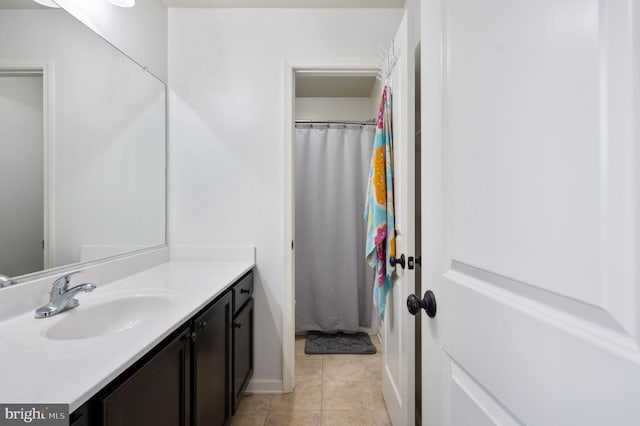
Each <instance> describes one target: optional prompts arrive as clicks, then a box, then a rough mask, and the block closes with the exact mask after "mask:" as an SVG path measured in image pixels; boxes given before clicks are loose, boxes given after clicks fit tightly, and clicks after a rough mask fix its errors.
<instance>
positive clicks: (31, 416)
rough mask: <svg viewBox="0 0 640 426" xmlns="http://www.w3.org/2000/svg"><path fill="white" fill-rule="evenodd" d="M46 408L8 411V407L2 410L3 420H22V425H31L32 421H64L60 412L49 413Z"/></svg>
mask: <svg viewBox="0 0 640 426" xmlns="http://www.w3.org/2000/svg"><path fill="white" fill-rule="evenodd" d="M47 408H48V407H44V408H38V409H37V408H35V407H32V408H29V409H24V408H20V409H17V410H10V409H9V408H8V407H5V408H4V418H5V420H22V422H24V423H31V422H32V421H34V420H64V419H65V413H61V412H49V411H48V410H47Z"/></svg>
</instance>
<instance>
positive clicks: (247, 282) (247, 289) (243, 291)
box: [233, 271, 253, 315]
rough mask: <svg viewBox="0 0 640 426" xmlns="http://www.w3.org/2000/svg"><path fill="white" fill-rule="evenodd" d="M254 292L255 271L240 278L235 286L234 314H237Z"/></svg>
mask: <svg viewBox="0 0 640 426" xmlns="http://www.w3.org/2000/svg"><path fill="white" fill-rule="evenodd" d="M252 294H253V271H252V272H249V273H248V274H247V275H245V276H244V277H242V278H240V281H238V282H237V283H236V284H235V285H234V286H233V314H234V315H235V314H236V313H237V312H238V311H239V310H240V308H242V306H243V305H244V304H245V303H246V302H247V300H249V299H250V298H251V295H252Z"/></svg>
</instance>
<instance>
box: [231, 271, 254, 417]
mask: <svg viewBox="0 0 640 426" xmlns="http://www.w3.org/2000/svg"><path fill="white" fill-rule="evenodd" d="M248 278H249V279H250V280H251V284H252V283H253V280H252V278H253V277H251V276H249V277H248ZM240 284H241V283H240ZM252 287H253V286H252V285H251V292H250V293H248V294H249V296H251V293H252V290H253V289H252ZM240 289H242V287H240ZM244 302H245V303H244V305H242V306H240V307H238V309H234V311H235V314H234V317H233V411H234V413H235V410H236V408H237V407H238V403H239V402H240V399H241V398H242V394H243V393H244V391H245V389H246V388H247V385H248V384H249V380H250V379H251V376H252V375H253V298H252V297H249V298H248V299H247V300H244ZM234 308H236V307H235V306H234Z"/></svg>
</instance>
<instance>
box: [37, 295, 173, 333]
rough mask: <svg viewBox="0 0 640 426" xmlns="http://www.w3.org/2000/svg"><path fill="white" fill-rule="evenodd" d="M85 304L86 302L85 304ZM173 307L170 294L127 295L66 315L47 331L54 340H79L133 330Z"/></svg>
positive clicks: (69, 312)
mask: <svg viewBox="0 0 640 426" xmlns="http://www.w3.org/2000/svg"><path fill="white" fill-rule="evenodd" d="M83 303H84V302H83ZM173 305H174V300H173V299H172V295H171V294H162V293H161V294H133V295H131V294H128V295H124V296H120V297H117V298H113V299H110V300H107V301H99V302H97V303H95V304H93V305H90V306H84V305H83V304H80V307H78V308H75V309H72V310H70V311H67V312H65V313H64V314H61V315H64V316H65V317H64V318H61V319H60V320H58V321H57V322H56V323H55V324H53V325H52V326H51V327H49V328H48V329H47V330H46V331H45V332H44V337H46V338H48V339H52V340H76V339H87V338H90V337H98V336H106V335H110V334H115V333H121V332H123V331H127V330H130V329H132V328H135V327H137V326H139V325H140V324H143V323H144V322H146V321H149V320H151V319H153V318H155V317H157V316H159V315H162V314H163V313H164V312H167V311H168V310H169V309H170V308H171V307H172V306H173Z"/></svg>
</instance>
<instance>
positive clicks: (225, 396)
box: [71, 272, 253, 426]
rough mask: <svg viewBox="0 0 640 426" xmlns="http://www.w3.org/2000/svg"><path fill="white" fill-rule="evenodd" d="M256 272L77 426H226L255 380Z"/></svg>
mask: <svg viewBox="0 0 640 426" xmlns="http://www.w3.org/2000/svg"><path fill="white" fill-rule="evenodd" d="M252 294H253V273H252V272H249V273H247V274H246V275H244V276H243V277H242V278H240V279H239V280H238V281H236V283H234V284H233V285H232V286H230V287H229V289H228V290H227V291H226V292H224V293H223V294H222V295H221V296H218V297H217V298H216V300H214V301H213V302H212V303H210V304H209V305H208V306H206V307H205V308H204V309H202V310H201V311H200V312H198V313H197V314H196V315H195V316H194V317H192V318H191V319H190V320H189V321H187V322H186V323H185V324H183V325H182V326H181V327H180V328H178V330H177V331H175V332H174V333H173V334H172V335H171V336H169V337H168V338H166V339H165V340H164V341H163V342H161V343H160V344H158V345H157V346H156V347H155V348H154V349H152V350H151V351H150V352H149V353H148V354H146V355H145V356H144V357H143V358H142V359H140V360H139V361H138V362H136V363H135V364H134V365H133V366H132V367H130V368H129V369H127V370H126V371H125V372H124V373H122V374H121V375H120V376H119V377H118V378H116V379H115V380H114V381H113V382H111V383H110V384H109V385H107V386H106V387H105V388H104V389H103V390H101V391H100V392H98V394H96V395H95V396H94V397H93V398H92V399H91V400H89V401H88V402H87V403H85V404H84V405H83V406H82V407H80V408H78V409H77V410H76V411H75V412H74V413H72V415H71V424H72V425H82V426H84V425H87V426H146V425H149V426H165V425H166V426H217V425H226V424H228V423H229V422H230V420H231V416H232V415H233V412H234V411H235V408H236V407H237V405H238V402H239V401H240V398H241V396H242V393H243V392H244V390H245V388H246V386H247V384H248V382H249V379H250V378H251V375H252V374H253V297H252Z"/></svg>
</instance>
